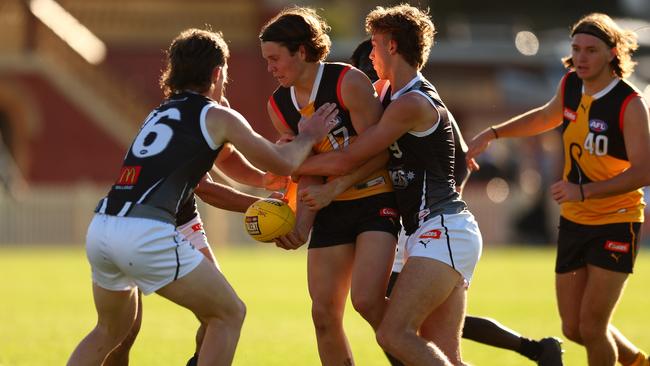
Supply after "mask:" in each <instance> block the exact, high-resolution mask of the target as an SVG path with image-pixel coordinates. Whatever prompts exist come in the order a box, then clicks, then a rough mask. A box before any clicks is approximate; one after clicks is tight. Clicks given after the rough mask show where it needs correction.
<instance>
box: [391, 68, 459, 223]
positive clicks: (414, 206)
mask: <svg viewBox="0 0 650 366" xmlns="http://www.w3.org/2000/svg"><path fill="white" fill-rule="evenodd" d="M389 88H390V87H389ZM406 93H418V94H421V95H422V96H424V97H425V98H427V100H428V101H429V102H430V103H431V105H432V106H433V107H434V108H435V109H436V110H437V111H438V115H439V118H438V121H437V122H436V123H435V124H434V125H433V126H432V127H431V128H430V129H428V130H427V131H409V132H407V133H405V134H404V135H402V136H401V137H400V138H399V139H398V140H397V141H396V142H395V143H394V144H393V145H391V147H390V152H391V157H390V161H389V163H388V171H389V174H390V176H391V180H392V181H393V189H394V190H395V193H396V194H397V204H398V207H399V211H400V214H401V216H402V224H403V225H404V229H405V230H406V234H412V233H413V232H414V231H415V230H416V229H417V228H418V227H419V226H420V225H421V224H422V223H423V222H424V221H426V220H427V219H428V218H430V217H432V216H435V215H439V214H455V213H459V212H461V211H463V210H465V209H466V208H467V206H466V204H465V202H463V201H462V200H461V199H460V196H459V194H458V192H456V190H455V181H454V152H455V149H454V137H453V133H452V124H451V121H450V114H449V112H448V111H447V108H446V106H445V105H444V103H443V102H442V100H441V99H440V96H439V95H438V92H437V91H436V89H435V88H434V86H433V85H432V84H431V83H430V82H429V81H427V80H426V79H425V78H424V77H423V76H422V75H421V74H420V73H418V74H417V76H416V77H415V78H413V79H412V80H411V81H410V82H409V83H408V84H407V85H406V86H404V87H403V88H402V89H400V90H398V91H396V92H392V91H391V90H390V89H388V90H387V91H385V92H384V93H382V95H381V97H382V104H383V105H384V106H388V105H389V104H390V103H391V102H392V101H395V100H396V99H398V98H399V97H401V96H403V95H404V94H406Z"/></svg>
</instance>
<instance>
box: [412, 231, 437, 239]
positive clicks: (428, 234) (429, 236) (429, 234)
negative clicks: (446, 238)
mask: <svg viewBox="0 0 650 366" xmlns="http://www.w3.org/2000/svg"><path fill="white" fill-rule="evenodd" d="M441 234H442V232H441V231H440V230H438V229H435V230H429V231H427V232H426V233H424V234H422V235H420V236H419V237H418V238H420V239H440V235H441Z"/></svg>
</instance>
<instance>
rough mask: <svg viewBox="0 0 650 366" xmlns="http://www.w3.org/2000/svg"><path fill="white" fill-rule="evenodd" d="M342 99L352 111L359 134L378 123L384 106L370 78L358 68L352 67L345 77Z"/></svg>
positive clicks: (353, 121) (354, 124)
mask: <svg viewBox="0 0 650 366" xmlns="http://www.w3.org/2000/svg"><path fill="white" fill-rule="evenodd" d="M341 99H343V103H344V104H345V106H346V107H347V108H348V110H349V111H350V118H351V119H352V125H353V126H354V129H355V130H356V131H357V133H358V134H361V133H363V131H365V130H366V129H367V128H368V127H370V126H372V125H374V124H377V122H378V121H379V119H380V118H381V114H382V112H383V107H382V105H381V102H380V101H379V99H378V98H377V95H376V93H375V89H374V88H373V86H372V84H371V83H370V79H368V77H367V76H366V75H365V74H364V73H363V72H361V71H359V70H358V69H355V68H352V69H350V71H348V72H347V73H346V74H345V76H344V77H343V81H342V83H341Z"/></svg>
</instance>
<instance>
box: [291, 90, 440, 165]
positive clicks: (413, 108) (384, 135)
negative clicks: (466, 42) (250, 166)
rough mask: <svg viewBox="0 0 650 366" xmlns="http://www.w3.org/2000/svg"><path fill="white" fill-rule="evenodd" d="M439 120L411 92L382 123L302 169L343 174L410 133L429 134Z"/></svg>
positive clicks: (385, 113) (311, 161)
mask: <svg viewBox="0 0 650 366" xmlns="http://www.w3.org/2000/svg"><path fill="white" fill-rule="evenodd" d="M437 120H438V112H437V111H436V110H435V108H433V107H432V106H431V104H430V103H429V102H428V101H427V100H426V99H425V98H424V97H422V96H421V95H419V94H416V93H409V94H406V95H403V96H401V97H400V98H399V99H397V100H395V101H394V102H393V103H391V104H390V105H389V106H388V108H386V111H385V112H384V114H383V115H382V116H381V119H380V120H379V123H377V124H376V125H373V126H371V127H369V128H368V129H367V130H366V131H365V132H364V133H362V134H361V135H359V137H358V138H357V139H356V140H355V141H354V143H353V144H350V145H349V146H347V147H345V148H344V149H342V150H337V151H332V152H328V153H325V154H319V155H316V156H312V157H310V158H309V159H307V160H306V161H305V162H304V163H303V165H302V166H301V167H300V172H302V173H303V174H312V175H322V174H326V173H325V172H329V174H330V175H344V174H347V173H349V172H351V171H352V170H353V169H355V168H357V167H359V166H360V165H361V164H363V163H364V162H365V161H366V160H368V159H369V158H371V157H373V156H375V155H377V154H379V153H381V152H383V151H384V150H386V149H388V148H389V147H390V146H391V145H392V144H393V143H394V142H395V141H397V139H399V138H400V137H401V136H402V135H403V134H405V133H406V132H408V131H410V130H414V131H426V130H427V129H429V128H431V127H432V126H433V124H434V123H435V121H437Z"/></svg>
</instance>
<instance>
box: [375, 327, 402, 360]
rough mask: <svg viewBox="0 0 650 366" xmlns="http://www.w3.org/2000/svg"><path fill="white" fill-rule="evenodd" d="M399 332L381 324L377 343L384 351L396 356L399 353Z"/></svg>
mask: <svg viewBox="0 0 650 366" xmlns="http://www.w3.org/2000/svg"><path fill="white" fill-rule="evenodd" d="M399 335H400V334H399V331H398V330H397V329H394V328H393V327H390V326H386V325H385V324H381V325H380V326H379V328H378V329H377V332H376V333H375V338H376V339H377V343H378V344H379V346H380V347H381V348H383V349H384V351H386V352H388V353H390V354H395V353H396V352H398V351H399V349H400V346H399Z"/></svg>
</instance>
